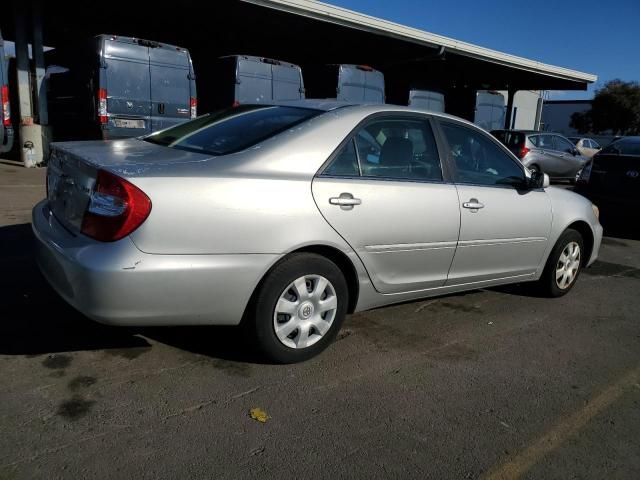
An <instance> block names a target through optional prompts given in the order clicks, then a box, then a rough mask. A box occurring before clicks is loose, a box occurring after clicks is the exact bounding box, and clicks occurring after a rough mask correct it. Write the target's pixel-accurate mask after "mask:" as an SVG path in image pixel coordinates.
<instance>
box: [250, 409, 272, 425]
mask: <svg viewBox="0 0 640 480" xmlns="http://www.w3.org/2000/svg"><path fill="white" fill-rule="evenodd" d="M249 415H251V418H253V419H254V420H257V421H258V422H260V423H266V422H267V420H268V419H269V418H271V417H269V415H267V412H265V411H264V410H262V409H261V408H252V409H251V410H249Z"/></svg>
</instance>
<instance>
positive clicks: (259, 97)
mask: <svg viewBox="0 0 640 480" xmlns="http://www.w3.org/2000/svg"><path fill="white" fill-rule="evenodd" d="M271 79H272V73H271V65H270V64H268V63H264V62H260V61H258V60H255V59H251V58H249V59H247V58H243V57H239V58H238V77H237V82H238V84H237V94H236V101H238V102H240V103H241V104H247V103H264V102H268V101H269V100H271V96H272V95H273V91H272V86H271V83H272V81H271Z"/></svg>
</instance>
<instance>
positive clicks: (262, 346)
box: [243, 252, 349, 363]
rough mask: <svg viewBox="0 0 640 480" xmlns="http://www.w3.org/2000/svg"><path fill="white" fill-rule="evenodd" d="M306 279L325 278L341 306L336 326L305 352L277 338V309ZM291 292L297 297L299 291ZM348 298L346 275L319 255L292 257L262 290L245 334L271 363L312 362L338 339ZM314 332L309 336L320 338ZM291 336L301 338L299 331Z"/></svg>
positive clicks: (251, 307) (246, 322) (250, 312)
mask: <svg viewBox="0 0 640 480" xmlns="http://www.w3.org/2000/svg"><path fill="white" fill-rule="evenodd" d="M304 276H310V277H313V276H321V277H324V279H326V280H328V281H329V287H332V288H333V291H334V293H335V297H336V300H337V306H336V308H335V310H334V311H335V316H334V317H333V322H332V323H331V325H330V327H329V329H328V330H327V331H326V332H325V333H324V335H322V336H321V337H320V339H319V340H316V342H315V343H313V345H310V346H307V347H304V348H303V347H300V348H292V347H290V346H287V345H285V344H284V343H283V342H282V341H281V340H280V339H279V338H278V336H277V335H276V331H275V319H274V316H275V315H276V313H275V309H276V305H277V304H278V301H279V300H280V297H281V295H283V294H285V289H287V287H288V286H290V285H291V284H292V283H293V282H294V281H295V280H296V279H298V278H300V277H304ZM307 287H313V285H310V284H307ZM287 291H292V292H294V293H295V290H287ZM327 291H328V290H327ZM348 297H349V290H348V287H347V282H346V280H345V278H344V275H343V274H342V272H341V271H340V269H339V268H338V267H337V266H336V265H335V264H334V263H333V262H332V261H331V260H329V259H327V258H326V257H323V256H322V255H318V254H315V253H305V252H301V253H294V254H291V255H289V256H288V257H286V258H285V259H283V260H282V261H281V262H280V263H278V264H277V265H276V266H275V267H273V269H272V270H271V271H270V272H269V273H268V274H267V275H266V276H265V278H264V279H263V281H262V282H261V284H260V286H259V287H258V290H257V292H256V295H254V298H253V301H252V302H251V304H250V305H249V307H248V309H247V315H246V316H245V320H244V325H243V326H244V329H245V333H246V335H247V336H248V337H249V338H248V339H249V340H250V341H251V342H252V343H253V345H254V346H255V347H256V348H257V349H258V350H259V352H260V353H262V355H263V356H264V357H265V358H266V359H267V360H269V361H272V362H275V363H296V362H302V361H305V360H308V359H310V358H312V357H314V356H316V355H318V354H319V353H320V352H322V351H323V350H324V349H325V348H327V346H329V344H330V343H331V342H332V341H333V340H334V339H335V337H336V335H337V333H338V331H339V330H340V327H341V326H342V323H343V321H344V319H345V316H346V314H347V306H348V300H349V299H348ZM297 301H299V300H297ZM316 308H317V306H316ZM314 313H315V312H314ZM300 315H302V314H300ZM279 318H280V317H278V321H279ZM284 318H285V321H284V323H286V321H287V320H286V318H287V316H286V315H285V317H284ZM289 318H291V317H289ZM310 331H311V332H312V333H310V334H309V335H316V336H317V335H319V334H320V332H319V331H316V330H315V329H313V328H311V330H310ZM296 332H298V333H296ZM291 335H293V336H294V338H293V339H291V341H293V340H295V337H297V335H299V330H294V332H293V333H292V334H291ZM310 338H311V337H310ZM314 338H317V337H314ZM285 340H286V339H285Z"/></svg>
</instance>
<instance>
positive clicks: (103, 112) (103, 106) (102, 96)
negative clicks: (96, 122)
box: [98, 88, 109, 125]
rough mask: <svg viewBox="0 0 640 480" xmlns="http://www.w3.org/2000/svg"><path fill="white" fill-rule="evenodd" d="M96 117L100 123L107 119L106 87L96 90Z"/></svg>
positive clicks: (105, 121)
mask: <svg viewBox="0 0 640 480" xmlns="http://www.w3.org/2000/svg"><path fill="white" fill-rule="evenodd" d="M98 118H100V123H101V124H103V125H104V124H105V123H107V122H108V121H109V118H108V117H107V89H106V88H101V89H99V90H98Z"/></svg>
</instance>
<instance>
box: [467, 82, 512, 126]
mask: <svg viewBox="0 0 640 480" xmlns="http://www.w3.org/2000/svg"><path fill="white" fill-rule="evenodd" d="M504 116H505V105H504V97H503V96H502V95H501V94H499V93H492V92H484V91H480V92H478V93H477V94H476V111H475V116H474V120H473V123H475V124H476V125H478V126H479V127H480V128H484V129H485V130H496V129H499V128H504Z"/></svg>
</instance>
